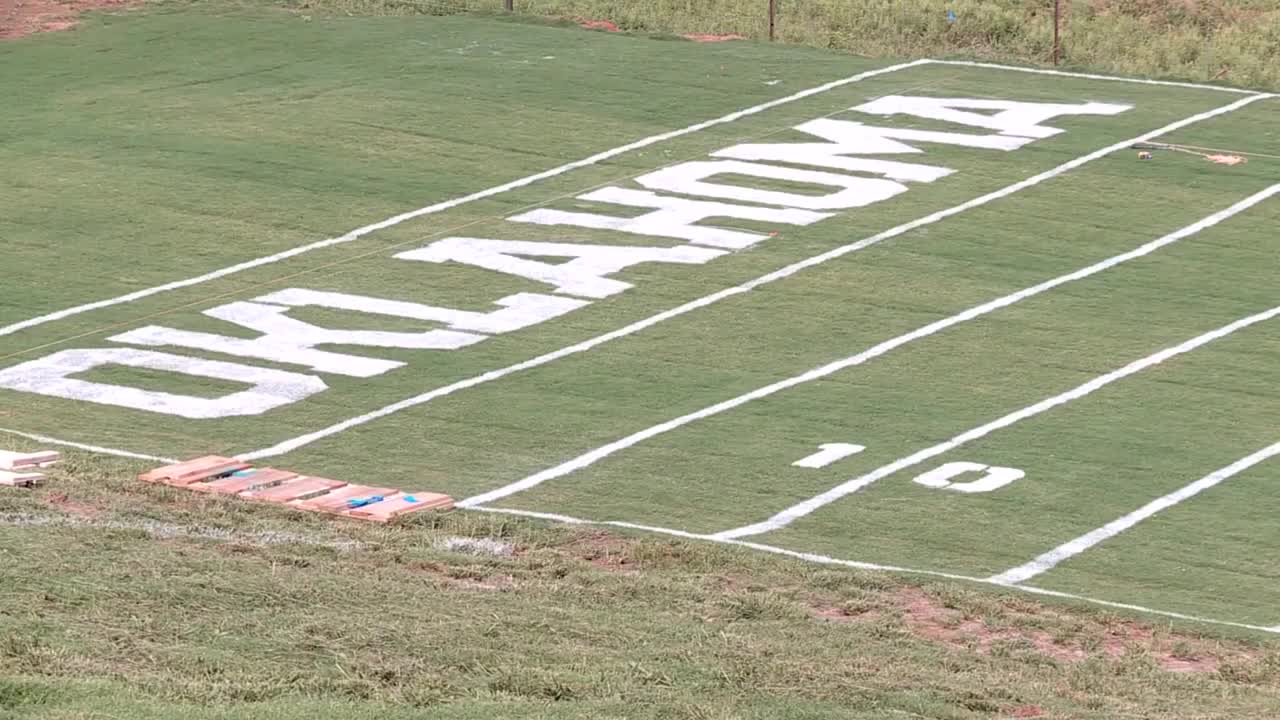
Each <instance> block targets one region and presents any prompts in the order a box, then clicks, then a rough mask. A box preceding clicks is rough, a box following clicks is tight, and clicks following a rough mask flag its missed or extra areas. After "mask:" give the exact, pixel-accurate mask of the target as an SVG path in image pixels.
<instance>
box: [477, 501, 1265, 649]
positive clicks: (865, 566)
mask: <svg viewBox="0 0 1280 720" xmlns="http://www.w3.org/2000/svg"><path fill="white" fill-rule="evenodd" d="M471 509H472V510H479V511H482V512H490V513H501V514H504V515H518V516H522V517H531V518H538V519H541V520H552V521H555V522H562V523H568V524H572V525H597V526H611V527H621V528H628V529H632V530H643V531H645V532H651V533H657V534H661V535H671V536H674V537H679V538H685V539H688V540H704V541H709V542H714V543H719V544H721V545H734V546H738V547H743V548H748V549H751V550H758V551H760V552H767V553H772V554H774V555H785V556H787V557H791V558H795V559H797V560H804V561H805V562H811V563H817V564H822V565H840V566H842V567H849V568H854V569H857V570H873V571H879V572H891V573H899V574H904V575H924V576H927V577H938V578H944V579H947V580H955V581H958V582H971V583H979V584H982V585H994V586H997V587H1000V588H1003V589H1009V590H1018V591H1021V592H1026V593H1030V594H1033V595H1043V596H1046V597H1055V598H1061V599H1064V600H1073V601H1076V602H1083V603H1089V604H1092V605H1102V606H1104V607H1113V608H1117V609H1123V610H1132V611H1134V612H1139V613H1145V614H1149V615H1159V616H1163V617H1169V618H1176V619H1178V620H1186V621H1189V622H1197V623H1206V624H1209V625H1224V626H1227V627H1235V628H1243V629H1246V630H1257V631H1261V632H1265V633H1275V634H1280V625H1278V626H1276V627H1262V626H1260V625H1249V624H1247V623H1239V622H1232V621H1230V620H1218V619H1215V618H1207V617H1200V616H1197V615H1187V614H1184V613H1178V612H1170V611H1168V610H1159V609H1156V608H1150V607H1146V606H1143V605H1132V604H1129V603H1121V602H1113V601H1111V600H1102V599H1099V598H1094V597H1089V596H1086V595H1076V594H1073V593H1066V592H1059V591H1057V590H1045V589H1043V588H1038V587H1032V586H1029V585H1002V584H999V583H996V582H993V581H991V580H990V579H987V578H979V577H972V576H969V575H959V574H956V573H948V572H940V571H937V570H920V569H917V568H907V567H898V566H896V565H881V564H878V563H869V562H860V561H857V560H841V559H839V558H833V557H829V556H826V555H818V554H816V553H805V552H798V551H795V550H788V549H786V548H781V547H778V546H776V545H765V544H762V543H755V542H747V541H744V540H732V539H726V538H721V537H717V536H715V535H703V534H699V533H691V532H686V531H684V530H673V529H671V528H663V527H654V526H651V525H638V524H636V523H628V522H619V521H598V520H584V519H582V518H576V517H570V516H568V515H558V514H555V513H542V512H533V511H530V510H513V509H509V508H495V507H475V508H471Z"/></svg>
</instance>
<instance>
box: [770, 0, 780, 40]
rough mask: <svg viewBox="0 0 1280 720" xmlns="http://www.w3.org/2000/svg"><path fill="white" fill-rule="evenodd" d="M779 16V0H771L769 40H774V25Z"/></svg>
mask: <svg viewBox="0 0 1280 720" xmlns="http://www.w3.org/2000/svg"><path fill="white" fill-rule="evenodd" d="M777 18H778V0H769V42H773V26H774V24H775V23H776V22H777Z"/></svg>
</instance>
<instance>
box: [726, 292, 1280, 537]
mask: <svg viewBox="0 0 1280 720" xmlns="http://www.w3.org/2000/svg"><path fill="white" fill-rule="evenodd" d="M1276 316H1280V305H1278V306H1276V307H1273V308H1271V309H1270V310H1266V311H1263V312H1260V313H1257V314H1256V315H1250V316H1249V317H1246V318H1241V319H1240V320H1236V321H1235V322H1233V323H1231V324H1229V325H1224V326H1223V327H1220V328H1218V329H1216V330H1211V331H1209V332H1207V333H1204V334H1203V335H1197V336H1196V337H1194V338H1192V339H1190V340H1187V341H1186V342H1183V343H1180V344H1178V345H1175V346H1173V347H1170V348H1165V349H1164V350H1161V351H1160V352H1157V353H1155V354H1152V355H1148V356H1147V357H1144V358H1142V359H1141V360H1135V361H1134V362H1131V363H1129V364H1128V365H1125V366H1124V367H1122V368H1120V369H1119V370H1113V371H1111V372H1109V373H1107V374H1105V375H1100V376H1098V377H1096V378H1094V379H1092V380H1090V381H1089V382H1086V383H1083V384H1081V385H1077V386H1076V387H1074V388H1072V389H1070V390H1068V391H1066V392H1064V393H1060V394H1058V395H1054V396H1053V397H1050V398H1046V399H1044V400H1041V401H1040V402H1038V403H1036V404H1034V405H1028V406H1027V407H1024V408H1022V409H1021V410H1017V411H1015V412H1011V413H1009V414H1008V415H1005V416H1004V417H1001V418H999V419H997V420H993V421H991V422H989V423H987V424H985V425H980V426H978V427H976V428H974V429H972V430H969V431H968V432H965V433H962V434H960V435H957V436H956V437H954V438H951V439H950V440H947V441H946V442H942V443H938V444H937V445H934V446H933V447H928V448H925V449H924V450H921V451H919V452H916V453H913V454H911V455H908V456H907V457H904V458H901V459H899V460H895V461H894V462H891V463H889V464H888V465H883V466H881V467H879V468H877V469H875V470H873V471H871V472H869V473H867V474H866V475H861V476H859V477H856V478H853V479H852V480H848V481H846V482H844V483H841V484H840V485H837V486H836V487H834V488H831V489H830V490H828V491H826V492H824V493H822V494H821V495H818V496H816V497H812V498H810V499H808V500H805V501H804V502H801V503H797V504H795V505H792V506H791V507H789V508H787V509H786V510H783V511H782V512H780V513H778V514H776V515H774V516H773V517H771V518H769V519H768V520H765V521H764V522H759V523H755V524H754V525H746V526H744V527H740V528H734V529H732V530H725V531H724V532H721V533H716V536H717V537H721V538H726V539H728V538H739V537H745V536H748V535H759V534H760V533H767V532H772V531H774V530H778V529H781V528H784V527H786V526H788V525H790V524H791V523H793V522H795V521H796V520H799V519H800V518H802V517H804V516H806V515H808V514H810V513H812V512H814V511H815V510H817V509H819V508H822V507H825V506H826V505H830V504H831V503H833V502H835V501H837V500H839V499H841V498H843V497H845V496H846V495H850V494H852V493H855V492H857V491H859V490H861V489H863V488H865V487H867V486H868V485H870V484H872V483H874V482H876V481H878V480H882V479H884V478H886V477H888V476H890V475H893V474H894V473H897V472H899V471H901V470H905V469H906V468H909V467H912V466H915V465H919V464H920V463H922V462H924V461H926V460H929V459H930V458H934V457H937V456H938V455H942V454H944V453H948V452H950V451H952V450H955V449H956V448H958V447H960V446H962V445H965V444H966V443H969V442H972V441H974V440H977V439H979V438H983V437H986V436H987V435H990V434H991V433H993V432H995V431H996V430H1000V429H1002V428H1006V427H1009V426H1010V425H1013V424H1014V423H1017V422H1019V421H1022V420H1026V419H1027V418H1030V417H1035V416H1036V415H1039V414H1040V413H1043V412H1046V411H1048V410H1051V409H1053V408H1055V407H1058V406H1059V405H1065V404H1066V403H1069V402H1071V401H1072V400H1078V399H1080V398H1082V397H1084V396H1086V395H1088V394H1090V393H1092V392H1094V391H1095V390H1098V389H1101V388H1104V387H1106V386H1107V385H1110V384H1111V383H1113V382H1116V381H1117V380H1121V379H1123V378H1126V377H1128V376H1130V375H1133V374H1135V373H1139V372H1141V371H1143V370H1146V369H1147V368H1151V367H1154V366H1156V365H1159V364H1160V363H1162V362H1164V361H1166V360H1168V359H1170V358H1173V357H1177V356H1178V355H1182V354H1184V353H1188V352H1191V351H1192V350H1195V349H1196V348H1198V347H1201V346H1203V345H1206V344H1208V343H1211V342H1213V341H1214V340H1218V339H1221V338H1224V337H1226V336H1228V335H1230V334H1231V333H1234V332H1236V331H1237V330H1242V329H1244V328H1247V327H1250V326H1251V325H1256V324H1258V323H1260V322H1264V321H1266V320H1270V319H1272V318H1274V317H1276Z"/></svg>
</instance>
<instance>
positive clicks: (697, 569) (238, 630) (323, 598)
mask: <svg viewBox="0 0 1280 720" xmlns="http://www.w3.org/2000/svg"><path fill="white" fill-rule="evenodd" d="M137 469H138V467H137V466H135V465H133V464H131V463H128V462H123V461H112V460H101V459H90V458H87V457H85V456H80V455H75V454H73V455H72V456H71V457H70V458H69V460H68V461H67V463H66V465H65V466H63V467H61V468H59V469H57V470H56V471H54V473H53V476H52V478H51V482H50V484H49V486H48V487H46V488H44V489H38V490H34V491H4V492H3V494H0V510H3V512H4V515H3V518H4V520H3V525H0V561H2V562H0V638H3V640H0V711H3V712H5V713H7V716H11V717H20V718H55V717H56V718H64V717H90V716H94V715H93V713H107V714H108V715H112V716H120V717H130V718H153V717H154V718H177V717H183V718H191V717H195V718H205V717H210V718H211V717H225V716H226V715H225V714H226V713H228V712H230V713H233V714H234V715H235V716H236V717H244V718H258V717H262V718H267V717H271V718H294V717H299V718H301V717H304V716H306V717H310V718H324V717H333V718H344V719H345V718H352V717H356V718H362V717H382V718H401V717H403V718H408V717H420V716H421V715H420V713H422V712H424V711H429V712H430V716H431V717H448V718H455V717H456V718H482V717H494V718H497V717H501V718H511V717H538V718H570V717H593V718H598V717H617V718H670V717H677V718H738V717H742V718H747V717H759V718H763V717H770V718H777V717H797V718H798V717H805V718H826V717H829V718H850V717H854V718H877V717H885V716H886V715H893V714H909V715H912V716H917V717H937V718H979V717H992V716H1009V715H1014V716H1021V717H1036V716H1044V717H1055V718H1077V717H1078V718H1086V717H1099V718H1101V717H1124V716H1130V715H1139V714H1141V715H1142V716H1143V717H1151V718H1157V717H1169V718H1173V717H1189V716H1195V717H1229V716H1230V717H1266V716H1269V715H1272V714H1274V713H1275V712H1277V711H1280V654H1277V652H1276V650H1275V649H1274V648H1273V647H1269V646H1267V645H1262V644H1259V643H1258V642H1256V641H1255V640H1252V639H1249V638H1237V639H1231V638H1224V637H1221V636H1219V637H1211V636H1206V635H1203V634H1200V633H1198V632H1195V631H1189V630H1187V629H1185V628H1175V627H1170V626H1165V625H1161V626H1151V625H1147V624H1143V623H1138V622H1135V621H1134V620H1132V619H1131V618H1125V617H1120V616H1115V615H1112V614H1107V613H1097V612H1093V611H1088V610H1081V609H1077V608H1073V607H1070V606H1061V605H1055V606H1044V605H1041V604H1039V603H1035V602H1031V601H1030V600H1028V599H1027V598H1025V597H1022V596H1017V595H1000V594H991V593H990V592H986V591H981V592H979V591H974V590H971V589H969V588H966V587H963V586H957V585H954V584H947V583H943V584H926V585H924V586H917V585H914V584H912V583H909V582H907V581H906V580H904V579H901V578H898V577H894V576H889V575H884V574H881V573H868V572H862V571H856V570H837V569H831V568H823V567H814V566H811V565H807V564H803V563H799V562H794V561H788V560H782V559H776V558H771V557H762V556H760V555H758V554H753V553H748V552H743V551H736V550H732V549H726V548H721V547H716V546H709V545H705V544H697V543H692V542H688V541H683V540H678V539H655V538H651V537H637V536H632V535H626V534H622V535H617V534H613V533H606V532H602V531H600V530H596V529H582V528H578V529H574V528H566V527H549V526H545V525H543V524H541V523H537V522H527V521H523V520H512V519H509V518H503V517H494V516H490V515H481V514H472V513H465V512H454V513H450V514H446V515H435V516H425V517H421V518H418V519H416V520H415V521H414V522H411V523H408V524H406V525H404V526H401V527H393V528H380V527H366V526H364V525H360V524H356V523H343V522H337V521H330V520H326V519H317V518H313V517H310V516H306V515H302V514H292V513H289V512H285V511H279V510H276V509H274V508H268V507H258V506H254V505H249V504H245V503H241V502H236V501H234V500H225V499H220V498H206V497H197V496H194V495H193V494H191V493H183V492H179V491H171V490H167V489H164V488H157V487H154V486H151V485H148V484H144V483H140V482H138V481H136V480H133V479H132V478H131V474H132V473H134V472H136V471H137ZM89 513H91V514H92V517H89V516H88V514H89ZM19 516H25V517H28V518H44V519H46V521H45V522H44V523H43V524H34V525H33V524H31V523H29V522H20V521H16V520H15V519H14V518H16V517H19ZM162 518H163V519H165V521H166V522H167V523H169V524H170V525H174V526H176V525H179V524H181V523H183V522H195V521H199V522H200V523H201V525H202V527H204V528H206V530H207V529H210V528H212V529H217V530H219V531H221V532H222V533H223V534H222V535H215V534H212V533H210V532H207V531H206V532H194V531H193V532H188V533H185V534H181V533H164V534H156V533H154V532H147V531H145V530H138V529H136V528H139V527H145V526H146V525H147V523H153V522H157V521H159V520H160V519H162ZM131 528H134V529H131ZM267 534H273V536H274V537H275V538H276V539H277V541H274V542H262V541H261V540H262V538H263V537H265V536H267ZM458 538H467V539H470V540H472V541H475V542H472V543H459V542H457V539H458ZM335 539H343V540H345V541H347V543H346V544H344V545H340V546H336V545H335V544H334V542H333V541H334V540H335ZM443 539H453V541H454V542H453V543H451V544H450V543H443V542H442V540H443ZM480 543H493V544H500V545H501V546H503V547H509V548H511V550H510V551H509V552H504V553H499V554H494V553H481V554H476V553H475V552H472V551H471V550H472V548H473V547H474V546H475V545H476V544H480ZM451 547H452V549H450V548H451ZM940 669H941V670H942V671H940Z"/></svg>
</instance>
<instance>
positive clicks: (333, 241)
mask: <svg viewBox="0 0 1280 720" xmlns="http://www.w3.org/2000/svg"><path fill="white" fill-rule="evenodd" d="M920 65H952V66H962V67H974V68H983V69H989V70H1007V71H1013V72H1024V73H1034V74H1040V75H1051V76H1056V77H1071V78H1078V79H1085V80H1105V81H1112V82H1127V83H1136V84H1142V85H1155V86H1164V87H1179V88H1187V89H1196V90H1209V91H1215V92H1226V93H1236V94H1243V95H1250V96H1255V97H1274V96H1273V95H1271V94H1269V93H1262V92H1257V91H1252V90H1242V89H1239V88H1231V87H1223V86H1219V85H1208V84H1203V83H1187V82H1175V81H1168V80H1149V79H1143V78H1126V77H1121V76H1116V75H1098V74H1091V73H1079V72H1068V71H1062V70H1048V69H1043V68H1028V67H1019V66H1014V65H999V64H994V63H981V62H969V61H961V60H934V59H929V58H922V59H919V60H914V61H911V62H907V63H900V64H897V65H890V66H887V67H883V68H877V69H875V70H869V71H867V72H864V73H858V74H857V75H852V76H849V77H846V78H842V79H839V80H833V81H831V82H829V83H825V84H823V85H819V86H815V87H812V88H808V89H806V90H801V91H800V92H797V93H793V94H791V95H788V96H785V97H782V98H778V99H775V100H770V101H768V102H764V103H760V104H758V105H755V106H752V107H750V108H746V109H744V110H738V111H735V112H733V113H729V114H727V115H724V116H721V117H719V118H716V119H713V120H707V121H704V122H701V123H697V124H694V125H689V126H687V127H685V128H681V129H679V130H672V131H669V132H666V133H660V134H657V135H651V136H649V137H646V138H643V139H641V140H637V141H635V142H632V143H628V144H626V145H622V146H619V147H616V148H612V149H610V150H605V151H603V152H600V153H597V154H595V155H592V156H590V157H587V158H584V159H582V160H576V161H574V162H571V163H566V164H564V165H560V166H558V167H555V168H551V169H550V170H545V171H543V172H540V173H535V174H533V175H529V176H527V177H524V178H520V179H519V180H513V181H511V182H508V183H504V184H502V185H497V186H494V187H491V188H488V189H486V190H481V191H478V192H475V193H472V194H470V195H465V196H463V197H460V198H454V199H452V200H445V201H442V202H439V203H435V204H433V205H428V206H425V207H421V208H418V209H416V210H410V211H407V212H404V213H401V214H399V215H395V216H393V217H390V218H387V219H385V220H381V221H379V222H375V223H371V224H369V225H365V226H362V227H359V228H356V229H354V230H351V231H350V232H347V233H346V234H343V235H340V236H338V237H334V238H328V239H325V240H319V241H316V242H314V243H309V244H307V245H302V246H299V247H296V248H291V249H289V250H285V251H282V252H279V253H275V254H273V255H267V256H263V257H259V258H255V259H253V260H247V261H245V262H242V263H237V264H235V265H230V266H227V267H225V268H221V269H219V270H214V271H212V272H209V273H205V274H203V275H198V276H195V277H191V278H186V279H184V280H177V281H174V282H171V283H166V284H163V285H157V286H154V287H150V288H145V289H143V290H137V291H135V292H132V293H126V294H124V295H119V296H117V297H114V298H107V299H105V300H98V301H95V302H91V303H85V304H83V305H77V306H74V307H70V308H64V309H62V310H57V311H55V312H52V313H47V314H45V315H40V316H38V317H34V318H29V319H27V320H22V321H19V322H17V323H13V324H11V325H6V326H4V327H0V337H3V336H5V335H10V334H13V333H16V332H19V331H21V330H25V329H27V328H31V327H36V326H39V325H44V324H46V323H50V322H54V321H56V320H61V319H64V318H68V317H72V316H74V315H79V314H81V313H85V312H89V311H92V310H98V309H101V308H105V307H111V306H114V305H121V304H125V303H129V302H133V301H134V300H140V299H142V298H145V297H150V296H152V295H156V294H159V293H163V292H167V291H169V290H177V289H179V288H184V287H190V286H192V285H199V284H202V283H205V282H209V281H211V280H216V279H218V278H221V277H226V276H228V275H234V274H236V273H239V272H243V271H245V270H250V269H253V268H255V267H261V266H263V265H270V264H273V263H277V262H280V261H282V260H287V259H289V258H291V257H296V256H298V255H302V254H305V253H308V252H311V251H313V250H320V249H323V248H326V247H332V246H334V245H341V244H345V243H348V242H352V241H354V240H358V239H360V238H361V237H363V236H365V235H368V234H370V233H373V232H376V231H378V230H382V229H385V228H389V227H392V226H394V225H398V224H400V223H403V222H405V221H408V220H412V219H414V218H418V217H423V216H425V215H432V214H435V213H439V212H443V211H445V210H449V209H452V208H455V207H458V206H461V205H465V204H467V203H470V202H474V201H476V200H481V199H484V198H488V197H493V196H495V195H500V194H502V193H505V192H508V191H510V190H514V189H517V188H521V187H524V186H526V185H531V184H533V183H536V182H539V181H541V180H545V179H548V178H552V177H556V176H558V175H563V174H564V173H566V172H569V171H571V170H576V169H578V168H582V167H587V166H590V165H595V164H598V163H600V162H603V161H604V160H607V159H609V158H612V157H616V156H618V155H622V154H624V153H627V152H631V151H632V150H638V149H640V148H644V147H648V146H649V145H653V144H655V143H659V142H663V141H665V140H670V139H673V138H676V137H680V136H682V135H688V134H691V133H695V132H699V131H701V130H704V129H706V128H709V127H713V126H716V125H723V124H725V123H730V122H733V121H735V120H738V119H740V118H743V117H746V116H748V115H754V114H757V113H760V112H763V111H765V110H768V109H770V108H773V107H777V106H779V105H784V104H787V103H790V102H794V101H796V100H800V99H803V98H806V97H810V96H813V95H817V94H821V93H824V92H827V91H828V90H832V89H835V88H837V87H841V86H843V85H848V84H850V83H854V82H858V81H860V80H864V79H866V78H870V77H875V76H877V75H884V74H887V73H892V72H896V71H897V70H903V69H906V68H910V67H917V66H920Z"/></svg>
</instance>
